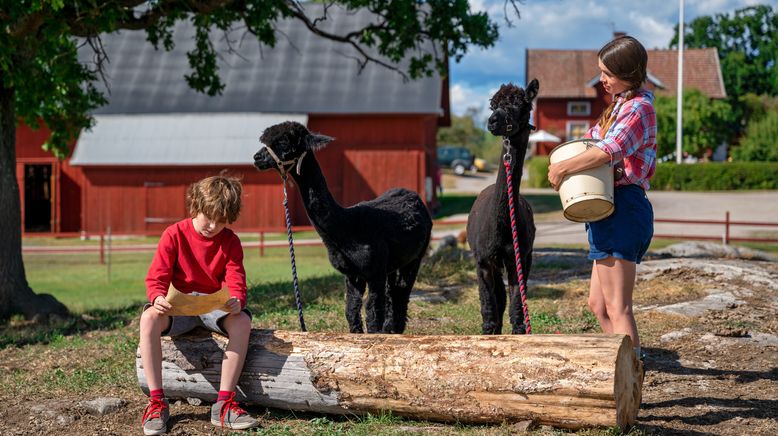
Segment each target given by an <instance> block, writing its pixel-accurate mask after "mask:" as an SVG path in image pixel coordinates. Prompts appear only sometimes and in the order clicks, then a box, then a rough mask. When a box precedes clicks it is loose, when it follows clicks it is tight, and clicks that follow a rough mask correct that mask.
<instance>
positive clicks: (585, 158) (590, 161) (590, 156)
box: [548, 147, 611, 191]
mask: <svg viewBox="0 0 778 436" xmlns="http://www.w3.org/2000/svg"><path fill="white" fill-rule="evenodd" d="M610 160H611V157H610V155H609V154H608V153H606V152H605V151H603V150H601V149H600V148H598V147H590V148H589V149H587V150H586V151H585V152H583V153H581V154H579V155H577V156H574V157H571V158H570V159H565V160H563V161H560V162H557V163H554V164H551V165H549V166H548V181H549V182H550V183H551V186H552V187H553V188H554V190H556V191H558V190H559V184H560V183H562V179H563V178H564V177H565V176H566V175H568V174H572V173H577V172H579V171H584V170H588V169H590V168H595V167H598V166H600V165H602V164H605V163H608V162H610Z"/></svg>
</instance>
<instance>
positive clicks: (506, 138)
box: [502, 123, 536, 164]
mask: <svg viewBox="0 0 778 436" xmlns="http://www.w3.org/2000/svg"><path fill="white" fill-rule="evenodd" d="M525 128H529V130H530V132H531V131H533V130H535V129H536V127H535V126H533V125H532V124H530V123H527V125H526V126H525ZM512 130H513V124H508V125H507V126H505V135H503V137H502V148H503V150H505V154H503V156H502V160H503V162H508V163H509V164H510V163H511V161H512V158H511V153H510V152H511V149H510V147H511V140H510V133H511V131H512Z"/></svg>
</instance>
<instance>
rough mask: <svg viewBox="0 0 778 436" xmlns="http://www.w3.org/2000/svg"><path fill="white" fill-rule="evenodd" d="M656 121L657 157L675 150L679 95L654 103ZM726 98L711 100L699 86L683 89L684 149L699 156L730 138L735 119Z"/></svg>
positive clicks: (659, 97) (662, 97)
mask: <svg viewBox="0 0 778 436" xmlns="http://www.w3.org/2000/svg"><path fill="white" fill-rule="evenodd" d="M654 107H655V108H656V124H657V134H656V143H657V156H659V157H662V156H665V155H668V154H670V153H672V152H674V151H675V127H676V98H675V97H667V96H661V95H660V96H657V98H656V101H655V102H654ZM734 119H735V118H734V114H733V113H732V108H731V106H730V104H729V103H728V102H727V101H726V100H716V99H714V100H711V99H709V98H708V97H707V96H706V95H705V94H703V93H702V92H700V91H699V90H697V89H688V90H684V92H683V147H684V149H683V151H685V152H687V153H689V154H691V155H693V156H697V157H700V156H702V155H703V153H704V152H705V151H706V150H707V149H715V148H716V147H717V146H718V145H719V144H721V143H722V142H725V141H727V140H728V139H729V137H730V135H731V133H732V132H731V129H730V126H731V125H732V123H733V122H734Z"/></svg>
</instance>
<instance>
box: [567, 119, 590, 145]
mask: <svg viewBox="0 0 778 436" xmlns="http://www.w3.org/2000/svg"><path fill="white" fill-rule="evenodd" d="M587 130H589V123H588V122H587V121H568V122H567V128H566V129H565V132H566V133H567V140H568V141H572V140H573V139H579V138H583V137H584V135H585V134H586V131H587Z"/></svg>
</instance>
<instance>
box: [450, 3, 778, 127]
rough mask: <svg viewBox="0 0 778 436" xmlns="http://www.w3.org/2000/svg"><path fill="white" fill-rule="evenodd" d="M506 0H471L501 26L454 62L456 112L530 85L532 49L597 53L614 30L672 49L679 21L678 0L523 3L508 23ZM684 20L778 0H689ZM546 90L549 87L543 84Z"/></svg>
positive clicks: (453, 103)
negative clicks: (491, 39)
mask: <svg viewBox="0 0 778 436" xmlns="http://www.w3.org/2000/svg"><path fill="white" fill-rule="evenodd" d="M504 3H505V2H504V0H471V1H470V7H471V9H472V10H476V11H486V12H488V13H489V16H490V17H491V18H492V19H493V20H494V21H495V22H497V23H498V25H499V26H500V38H499V40H498V41H497V43H496V44H495V46H493V47H491V48H489V49H486V50H481V49H471V50H470V51H469V52H468V53H467V54H466V55H465V57H464V58H463V59H462V60H461V61H460V62H459V63H455V62H453V61H452V62H451V109H452V111H453V112H454V114H457V115H461V114H462V113H464V111H465V110H466V109H467V108H469V107H476V108H479V109H480V110H481V111H483V108H484V107H486V105H487V101H488V99H489V97H490V96H491V95H492V94H493V93H494V91H496V90H497V88H499V86H500V84H502V83H507V82H513V83H517V84H519V85H521V86H524V84H525V83H526V78H525V77H524V72H525V62H524V60H525V53H526V50H527V49H528V48H530V49H538V48H545V49H586V50H597V49H599V48H600V47H601V46H602V45H603V44H605V43H606V42H607V41H609V40H610V39H611V38H612V36H613V32H614V30H615V31H622V32H627V34H628V35H631V36H634V37H635V38H637V39H638V40H640V42H642V43H643V45H644V46H645V47H646V48H649V49H651V48H667V47H668V45H669V43H670V40H671V39H672V37H673V28H674V26H675V25H676V24H677V23H678V7H679V1H678V0H522V1H521V2H519V1H517V2H516V3H517V5H518V6H519V11H520V13H521V18H520V19H517V18H516V17H515V14H513V13H512V12H510V9H509V17H510V19H511V21H512V22H513V27H508V26H507V24H506V22H505V19H504V9H503V5H504ZM684 3H685V8H684V15H685V17H684V21H685V22H687V23H688V22H690V21H691V20H693V19H694V18H695V17H698V16H701V15H714V14H718V13H730V14H731V13H732V12H734V11H735V10H736V9H739V8H742V7H745V6H750V5H755V4H772V5H778V0H761V1H760V0H685V2H684ZM541 86H543V84H541Z"/></svg>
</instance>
